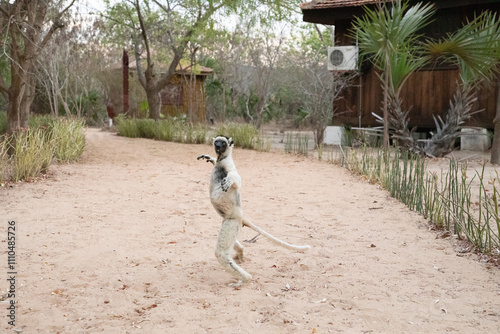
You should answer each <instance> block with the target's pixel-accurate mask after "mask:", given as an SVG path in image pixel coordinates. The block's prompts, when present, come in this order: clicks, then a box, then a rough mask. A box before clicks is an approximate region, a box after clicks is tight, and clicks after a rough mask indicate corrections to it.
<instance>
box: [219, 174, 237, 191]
mask: <svg viewBox="0 0 500 334" xmlns="http://www.w3.org/2000/svg"><path fill="white" fill-rule="evenodd" d="M231 187H233V188H236V189H238V188H240V187H241V176H240V175H239V174H238V172H237V171H232V172H229V173H228V174H227V176H226V177H225V178H224V179H222V183H221V188H222V190H223V191H228V190H229V188H231Z"/></svg>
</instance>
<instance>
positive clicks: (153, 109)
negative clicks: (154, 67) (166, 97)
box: [146, 89, 161, 121]
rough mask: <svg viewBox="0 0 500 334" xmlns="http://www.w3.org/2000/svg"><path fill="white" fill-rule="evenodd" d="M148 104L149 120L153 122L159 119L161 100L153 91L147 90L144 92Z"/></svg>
mask: <svg viewBox="0 0 500 334" xmlns="http://www.w3.org/2000/svg"><path fill="white" fill-rule="evenodd" d="M146 95H147V97H148V104H149V118H151V119H154V120H155V121H157V120H159V119H160V111H161V98H160V94H159V93H158V92H157V91H156V90H155V89H148V90H147V91H146Z"/></svg>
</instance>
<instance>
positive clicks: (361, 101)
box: [301, 0, 500, 131]
mask: <svg viewBox="0 0 500 334" xmlns="http://www.w3.org/2000/svg"><path fill="white" fill-rule="evenodd" d="M379 2H380V3H384V2H391V0H316V1H311V2H307V3H303V4H301V9H302V13H303V20H304V21H305V22H311V23H318V24H326V25H334V26H335V41H336V45H335V46H348V45H355V44H356V41H355V40H353V39H352V38H350V37H349V35H350V30H351V29H352V23H353V19H354V18H355V17H359V16H362V15H364V7H365V6H366V7H369V8H371V9H374V8H376V6H377V4H378V3H379ZM418 2H422V1H421V0H420V1H413V0H411V1H409V4H410V5H412V4H416V3H418ZM424 2H427V1H424ZM430 2H432V3H434V6H435V8H436V14H435V15H434V16H433V21H432V23H431V24H430V25H428V26H427V27H426V28H425V29H424V34H425V35H426V36H429V37H432V38H439V37H443V36H446V34H448V33H452V32H455V31H456V30H457V29H459V28H460V27H462V25H463V23H465V22H467V20H471V19H473V18H474V15H477V14H480V13H481V12H482V11H485V10H490V11H493V12H500V0H431V1H430ZM499 14H500V13H499ZM458 79H459V73H458V69H457V68H456V67H454V66H450V65H433V66H432V67H431V66H429V67H427V68H424V69H421V70H419V71H418V72H416V73H414V74H412V75H411V76H410V77H409V78H408V81H407V82H406V84H405V85H404V87H403V90H402V93H401V97H402V99H403V108H405V109H406V108H411V111H410V115H409V117H410V124H409V126H410V127H413V126H417V127H418V129H419V130H420V131H424V130H429V129H434V128H435V125H434V120H433V115H435V116H437V115H443V114H445V113H446V111H447V109H448V106H449V103H450V100H451V99H452V98H453V94H454V93H455V91H456V85H457V82H458ZM495 85H496V86H494V87H485V88H483V89H481V90H480V91H479V92H478V96H477V97H478V101H477V103H476V106H475V107H476V108H477V109H478V110H479V109H484V111H482V112H481V113H478V114H476V115H474V116H473V119H471V120H469V121H468V124H467V125H469V126H480V127H484V128H488V129H492V128H493V119H494V117H495V112H496V108H497V103H498V98H497V97H498V92H499V87H498V86H499V84H498V80H497V81H496V84H495ZM382 101H383V94H382V86H381V82H380V79H379V78H378V76H377V73H376V69H375V68H374V67H373V66H372V65H371V64H364V65H363V66H362V69H361V77H360V78H358V79H356V82H354V83H353V86H352V87H350V88H348V89H346V90H345V91H344V93H343V94H342V98H341V99H340V100H338V101H337V102H336V104H335V106H334V107H335V108H336V110H337V113H340V115H339V116H336V117H335V118H334V119H333V123H334V125H350V126H361V127H371V126H379V125H380V123H377V122H376V119H375V117H374V116H373V115H372V113H376V114H378V115H382V111H381V106H382Z"/></svg>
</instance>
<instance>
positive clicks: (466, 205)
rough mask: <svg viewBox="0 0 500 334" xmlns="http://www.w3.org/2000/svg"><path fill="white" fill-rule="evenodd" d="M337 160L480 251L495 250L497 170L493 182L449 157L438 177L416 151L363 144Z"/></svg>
mask: <svg viewBox="0 0 500 334" xmlns="http://www.w3.org/2000/svg"><path fill="white" fill-rule="evenodd" d="M341 163H342V165H343V166H344V167H346V168H348V169H349V170H351V171H353V172H355V173H359V174H363V175H365V176H367V177H368V178H370V179H371V180H373V181H375V182H378V183H379V184H380V185H381V186H382V187H383V188H385V189H386V190H388V191H389V193H390V194H391V196H392V197H394V198H396V199H398V200H399V201H401V202H403V203H404V204H406V205H407V206H408V207H409V208H410V209H411V210H414V211H417V212H419V213H421V214H423V215H424V217H426V218H428V219H429V220H430V221H431V222H432V223H433V224H435V225H436V226H437V227H440V228H443V229H445V230H447V231H450V232H452V233H453V234H455V235H457V236H458V237H459V238H461V237H465V238H467V240H469V241H470V242H471V243H472V244H473V245H474V246H476V247H477V248H478V249H479V250H480V251H482V252H493V251H496V252H499V253H500V215H499V213H498V204H499V203H498V201H499V198H500V186H499V178H498V173H497V175H496V176H497V177H496V178H494V179H493V181H491V182H489V183H488V182H485V176H484V166H483V170H482V172H476V175H474V176H473V177H472V178H471V179H469V178H468V175H467V165H466V164H459V163H458V162H456V161H453V160H451V161H450V164H449V166H448V170H447V171H442V172H441V175H440V176H438V175H437V174H436V173H430V172H427V171H426V168H425V159H424V158H422V157H421V156H419V155H413V154H411V153H408V152H407V151H403V152H401V151H400V150H398V149H392V150H382V149H379V148H367V147H363V148H361V149H349V148H347V149H346V150H344V151H343V157H342V161H341ZM474 180H477V181H476V182H475V183H477V184H478V189H477V190H476V191H473V182H474ZM476 203H477V204H476Z"/></svg>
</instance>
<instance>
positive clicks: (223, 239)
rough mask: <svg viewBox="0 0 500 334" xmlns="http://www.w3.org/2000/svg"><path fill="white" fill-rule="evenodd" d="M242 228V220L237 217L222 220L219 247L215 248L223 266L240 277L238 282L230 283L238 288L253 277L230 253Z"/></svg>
mask: <svg viewBox="0 0 500 334" xmlns="http://www.w3.org/2000/svg"><path fill="white" fill-rule="evenodd" d="M240 229H241V221H238V220H236V219H225V220H224V221H223V222H222V226H221V228H220V232H219V239H218V240H217V247H216V249H215V256H216V257H217V260H219V263H220V264H221V265H222V267H224V269H226V270H227V271H228V272H230V273H231V274H232V275H234V276H235V277H236V278H237V279H238V282H237V283H233V284H230V285H231V286H234V287H236V288H237V287H240V286H241V285H242V284H244V283H247V282H248V281H250V279H251V278H252V276H251V275H250V274H249V273H247V272H246V271H244V270H243V269H242V268H241V267H240V266H238V265H237V264H236V262H235V261H234V260H233V259H232V258H231V255H230V251H231V247H234V245H235V243H236V238H237V237H238V232H239V231H240Z"/></svg>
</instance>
